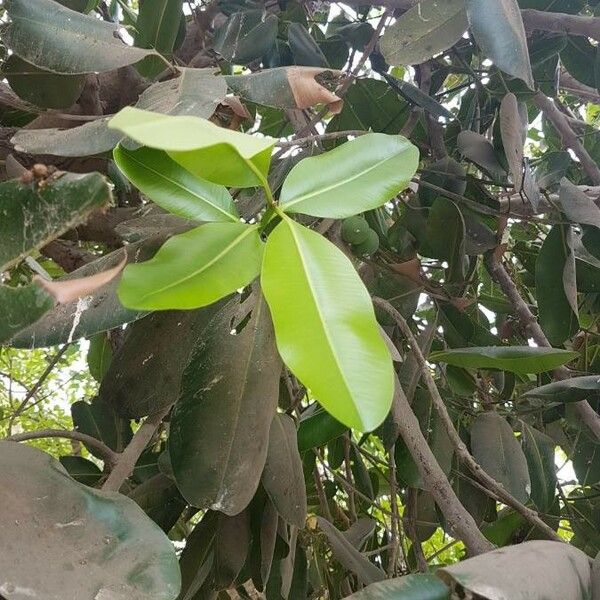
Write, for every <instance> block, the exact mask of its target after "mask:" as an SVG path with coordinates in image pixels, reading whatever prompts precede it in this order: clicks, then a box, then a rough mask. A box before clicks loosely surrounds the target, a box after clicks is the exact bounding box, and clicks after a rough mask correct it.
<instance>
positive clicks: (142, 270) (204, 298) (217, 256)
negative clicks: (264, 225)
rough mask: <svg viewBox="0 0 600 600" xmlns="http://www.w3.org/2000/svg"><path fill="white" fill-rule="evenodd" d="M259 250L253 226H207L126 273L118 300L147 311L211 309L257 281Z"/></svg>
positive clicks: (181, 236)
mask: <svg viewBox="0 0 600 600" xmlns="http://www.w3.org/2000/svg"><path fill="white" fill-rule="evenodd" d="M263 247H264V244H263V242H262V241H261V239H260V235H259V233H258V226H256V225H246V224H245V223H207V224H206V225H202V226H201V227H197V228H196V229H192V230H191V231H187V232H186V233H181V234H179V235H176V236H173V237H172V238H171V239H169V240H168V241H167V242H166V243H165V244H164V245H163V246H162V248H161V249H160V250H159V251H158V252H157V253H156V255H155V257H154V258H153V259H151V260H149V261H147V262H145V263H142V264H137V265H129V266H128V267H126V268H125V271H124V272H123V277H122V279H121V285H120V286H119V298H120V299H121V302H123V304H124V305H125V306H128V307H130V308H131V307H135V308H138V309H146V310H164V309H167V308H185V309H190V308H200V307H201V306H206V305H207V304H212V303H213V302H216V301H217V300H219V299H220V298H223V297H225V296H227V295H228V294H232V293H233V292H235V291H236V290H237V289H239V288H242V287H244V286H246V285H248V284H249V283H250V282H251V281H252V280H253V279H254V278H255V277H257V275H258V274H259V272H260V264H261V259H262V254H263Z"/></svg>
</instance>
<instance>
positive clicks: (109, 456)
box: [4, 429, 120, 469]
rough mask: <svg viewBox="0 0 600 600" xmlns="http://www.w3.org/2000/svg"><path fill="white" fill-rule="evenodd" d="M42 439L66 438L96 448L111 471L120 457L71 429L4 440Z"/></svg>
mask: <svg viewBox="0 0 600 600" xmlns="http://www.w3.org/2000/svg"><path fill="white" fill-rule="evenodd" d="M42 438H65V439H68V440H76V441H78V442H81V443H82V444H85V445H86V446H89V447H90V448H94V449H95V450H97V451H98V453H99V454H100V455H101V456H102V458H103V460H104V462H105V463H106V464H107V466H108V468H109V469H111V468H112V467H113V465H114V464H115V463H116V462H117V461H118V459H119V456H120V455H119V453H118V452H115V451H114V450H111V449H110V448H109V447H108V446H107V445H106V444H104V442H101V441H100V440H99V439H97V438H95V437H92V436H91V435H87V434H85V433H80V432H79V431H70V430H69V429H38V430H37V431H25V432H24V433H15V434H14V435H10V436H8V437H7V438H4V439H5V440H7V441H9V442H25V441H27V440H39V439H42Z"/></svg>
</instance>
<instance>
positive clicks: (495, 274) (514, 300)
mask: <svg viewBox="0 0 600 600" xmlns="http://www.w3.org/2000/svg"><path fill="white" fill-rule="evenodd" d="M484 264H485V267H486V269H487V271H488V273H489V274H490V277H491V278H492V279H493V280H494V281H495V282H496V283H497V284H498V285H499V286H500V288H501V289H502V291H503V292H504V294H505V296H506V297H507V298H508V300H509V301H510V303H511V304H512V307H513V309H514V311H515V314H516V315H517V317H518V319H519V322H520V323H521V326H522V327H523V328H524V329H525V330H526V331H529V333H530V335H531V337H532V338H533V340H534V341H535V343H536V344H537V345H538V346H543V347H546V348H550V347H552V345H551V344H550V342H549V341H548V338H547V337H546V334H545V333H544V332H543V330H542V328H541V327H540V324H539V323H538V322H537V320H536V318H535V317H534V316H533V314H532V312H531V311H530V310H529V306H527V303H526V302H525V300H523V298H521V295H520V294H519V290H517V286H516V285H515V282H514V281H513V280H512V279H511V278H510V275H509V274H508V272H507V271H506V269H505V268H504V265H503V264H502V263H501V262H500V259H499V258H498V257H497V256H496V255H495V254H494V252H493V251H490V252H488V253H487V254H486V255H485V256H484ZM553 375H554V377H555V378H556V379H568V378H569V377H570V373H569V370H568V369H566V368H565V367H559V368H558V369H555V370H554V371H553ZM571 406H572V408H573V410H574V411H575V414H576V415H577V416H578V417H579V419H580V420H581V421H582V422H583V423H584V424H585V425H586V426H587V427H588V428H589V429H590V431H592V433H593V434H594V435H595V436H596V438H597V439H598V440H600V415H598V413H596V411H595V410H594V409H593V408H592V407H591V406H590V405H589V403H588V402H587V400H581V401H579V402H573V403H572V404H571Z"/></svg>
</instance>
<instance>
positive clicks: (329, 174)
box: [279, 133, 419, 219]
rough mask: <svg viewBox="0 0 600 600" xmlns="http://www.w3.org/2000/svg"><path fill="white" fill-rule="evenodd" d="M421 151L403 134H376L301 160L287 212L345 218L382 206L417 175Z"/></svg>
mask: <svg viewBox="0 0 600 600" xmlns="http://www.w3.org/2000/svg"><path fill="white" fill-rule="evenodd" d="M418 162H419V151H418V150H417V148H416V147H415V146H413V145H412V144H411V143H410V142H409V141H408V140H407V139H406V138H404V137H402V136H391V135H390V136H388V135H385V134H381V133H370V134H367V135H364V136H360V137H359V138H357V139H355V140H353V141H351V142H347V143H346V144H343V145H341V146H338V147H337V148H335V149H334V150H331V151H330V152H327V153H325V154H322V155H320V156H315V157H311V158H305V159H304V160H302V161H300V162H299V163H298V164H297V165H296V166H295V167H294V168H293V169H292V170H291V171H290V173H289V175H288V176H287V178H286V180H285V182H284V184H283V188H282V190H281V196H280V200H279V202H280V205H281V208H282V209H283V210H284V211H286V212H291V213H304V214H308V215H312V216H316V217H332V218H336V219H341V218H344V217H349V216H351V215H355V214H357V213H360V212H363V211H365V210H369V209H372V208H376V207H378V206H381V205H382V204H384V203H385V202H387V201H388V200H391V199H392V198H393V197H394V196H395V195H396V194H398V193H399V192H401V191H402V190H403V189H404V188H405V187H406V186H407V185H408V184H409V182H410V179H411V177H412V176H413V175H414V174H415V172H416V170H417V166H418Z"/></svg>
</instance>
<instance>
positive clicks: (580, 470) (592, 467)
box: [572, 436, 600, 485]
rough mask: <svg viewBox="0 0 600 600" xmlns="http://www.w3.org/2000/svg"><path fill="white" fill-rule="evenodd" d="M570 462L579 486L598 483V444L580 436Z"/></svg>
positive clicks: (599, 450) (599, 474)
mask: <svg viewBox="0 0 600 600" xmlns="http://www.w3.org/2000/svg"><path fill="white" fill-rule="evenodd" d="M572 460H573V469H574V470H575V474H576V475H577V481H578V482H579V484H580V485H594V484H596V483H598V482H599V481H600V444H598V443H597V442H596V440H595V439H594V440H592V439H589V438H587V437H586V436H580V437H579V438H578V439H577V443H576V444H575V448H574V450H573V456H572Z"/></svg>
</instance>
